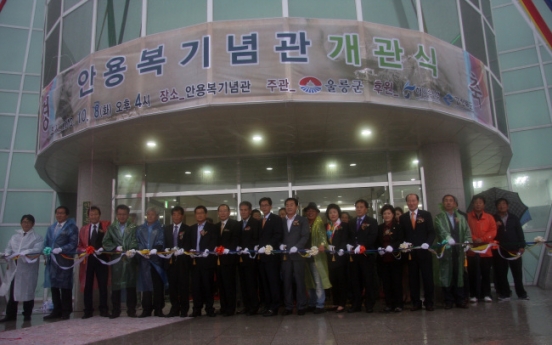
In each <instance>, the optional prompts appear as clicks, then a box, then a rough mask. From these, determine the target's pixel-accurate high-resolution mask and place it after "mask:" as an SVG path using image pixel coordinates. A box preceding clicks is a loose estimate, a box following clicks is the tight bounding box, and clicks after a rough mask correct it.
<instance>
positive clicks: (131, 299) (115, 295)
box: [111, 287, 138, 316]
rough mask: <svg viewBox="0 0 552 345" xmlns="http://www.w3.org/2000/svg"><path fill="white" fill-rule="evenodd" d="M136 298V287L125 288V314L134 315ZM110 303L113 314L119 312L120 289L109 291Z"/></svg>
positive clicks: (118, 313)
mask: <svg viewBox="0 0 552 345" xmlns="http://www.w3.org/2000/svg"><path fill="white" fill-rule="evenodd" d="M137 303H138V298H137V297H136V288H135V287H131V288H126V307H127V315H129V316H130V315H136V304H137ZM111 304H113V314H114V315H120V314H121V290H112V291H111Z"/></svg>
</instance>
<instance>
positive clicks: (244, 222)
mask: <svg viewBox="0 0 552 345" xmlns="http://www.w3.org/2000/svg"><path fill="white" fill-rule="evenodd" d="M246 224H247V222H246V221H245V220H244V221H243V222H242V230H245V225H246Z"/></svg>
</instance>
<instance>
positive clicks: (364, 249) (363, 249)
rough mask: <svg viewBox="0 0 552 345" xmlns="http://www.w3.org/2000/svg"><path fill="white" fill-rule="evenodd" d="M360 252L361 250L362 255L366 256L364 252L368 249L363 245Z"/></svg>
mask: <svg viewBox="0 0 552 345" xmlns="http://www.w3.org/2000/svg"><path fill="white" fill-rule="evenodd" d="M359 250H360V254H364V252H365V251H366V247H365V246H363V245H361V246H360V248H359Z"/></svg>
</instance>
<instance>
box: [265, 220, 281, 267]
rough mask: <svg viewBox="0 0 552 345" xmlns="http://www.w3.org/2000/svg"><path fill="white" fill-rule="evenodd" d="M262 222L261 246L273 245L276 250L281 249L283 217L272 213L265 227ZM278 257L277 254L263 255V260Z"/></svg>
mask: <svg viewBox="0 0 552 345" xmlns="http://www.w3.org/2000/svg"><path fill="white" fill-rule="evenodd" d="M260 224H261V228H260V230H259V248H260V247H265V246H267V245H271V246H272V248H273V249H274V250H279V249H280V248H279V247H280V244H281V243H282V238H283V232H282V231H283V229H282V218H280V216H278V215H276V214H274V213H270V216H268V219H267V220H266V222H265V225H264V227H263V226H262V224H263V223H262V222H261V223H260ZM276 257H277V256H275V255H261V261H268V260H273V258H276Z"/></svg>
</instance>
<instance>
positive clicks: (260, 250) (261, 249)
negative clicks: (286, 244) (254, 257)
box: [257, 247, 266, 254]
mask: <svg viewBox="0 0 552 345" xmlns="http://www.w3.org/2000/svg"><path fill="white" fill-rule="evenodd" d="M265 251H266V248H265V247H262V248H260V249H259V251H258V252H257V253H259V254H264V253H265Z"/></svg>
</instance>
